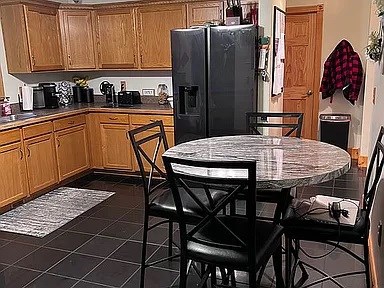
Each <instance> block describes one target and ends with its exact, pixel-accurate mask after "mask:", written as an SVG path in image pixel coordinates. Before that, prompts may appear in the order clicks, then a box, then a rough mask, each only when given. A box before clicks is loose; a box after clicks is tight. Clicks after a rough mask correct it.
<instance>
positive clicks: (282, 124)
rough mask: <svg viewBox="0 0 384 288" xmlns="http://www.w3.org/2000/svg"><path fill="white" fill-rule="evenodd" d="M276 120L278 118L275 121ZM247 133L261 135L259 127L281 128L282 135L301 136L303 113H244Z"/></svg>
mask: <svg viewBox="0 0 384 288" xmlns="http://www.w3.org/2000/svg"><path fill="white" fill-rule="evenodd" d="M276 120H279V121H278V122H276ZM246 121H247V126H246V127H247V133H249V134H256V135H263V133H262V132H261V131H260V130H259V129H260V128H282V129H286V130H288V129H289V130H288V131H285V132H284V131H282V134H283V136H293V133H294V132H295V137H297V138H300V137H301V130H302V127H303V113H273V112H270V113H269V112H248V113H246Z"/></svg>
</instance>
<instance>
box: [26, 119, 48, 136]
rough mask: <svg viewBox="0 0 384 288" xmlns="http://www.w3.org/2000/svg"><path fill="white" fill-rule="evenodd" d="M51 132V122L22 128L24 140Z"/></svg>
mask: <svg viewBox="0 0 384 288" xmlns="http://www.w3.org/2000/svg"><path fill="white" fill-rule="evenodd" d="M52 130H53V125H52V122H44V123H39V124H35V125H31V126H27V127H24V128H23V135H24V139H29V138H33V137H36V136H40V135H44V134H48V133H51V132H52Z"/></svg>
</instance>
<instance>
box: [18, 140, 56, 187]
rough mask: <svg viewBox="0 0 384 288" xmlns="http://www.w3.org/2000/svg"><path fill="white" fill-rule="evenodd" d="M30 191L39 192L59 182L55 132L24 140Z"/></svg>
mask: <svg viewBox="0 0 384 288" xmlns="http://www.w3.org/2000/svg"><path fill="white" fill-rule="evenodd" d="M24 147H25V153H26V162H27V173H28V184H29V192H30V193H31V194H33V193H35V192H38V191H40V190H42V189H44V188H46V187H49V186H52V185H54V184H56V183H57V182H58V180H59V179H58V173H57V162H56V154H55V140H54V137H53V133H49V134H47V135H43V136H39V137H34V138H31V139H28V140H25V141H24Z"/></svg>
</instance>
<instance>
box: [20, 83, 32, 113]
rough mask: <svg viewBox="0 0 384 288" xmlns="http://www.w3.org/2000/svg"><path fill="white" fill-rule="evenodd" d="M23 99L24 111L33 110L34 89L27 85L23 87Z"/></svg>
mask: <svg viewBox="0 0 384 288" xmlns="http://www.w3.org/2000/svg"><path fill="white" fill-rule="evenodd" d="M21 98H22V99H23V111H31V110H33V88H32V87H29V86H27V85H24V86H23V87H21Z"/></svg>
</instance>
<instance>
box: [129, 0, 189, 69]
mask: <svg viewBox="0 0 384 288" xmlns="http://www.w3.org/2000/svg"><path fill="white" fill-rule="evenodd" d="M185 10H186V9H185V5H184V4H174V5H148V6H144V7H139V8H138V9H137V13H138V14H137V15H138V35H139V47H140V48H139V49H140V67H141V68H142V69H152V68H155V69H156V68H171V67H172V65H171V32H170V31H171V30H172V29H175V28H185V27H186V12H185Z"/></svg>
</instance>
